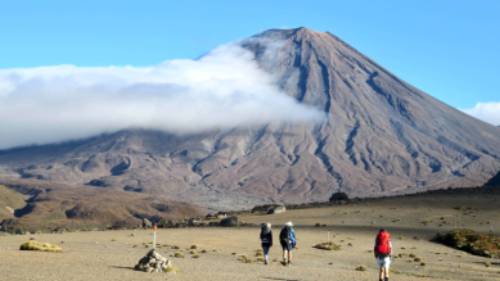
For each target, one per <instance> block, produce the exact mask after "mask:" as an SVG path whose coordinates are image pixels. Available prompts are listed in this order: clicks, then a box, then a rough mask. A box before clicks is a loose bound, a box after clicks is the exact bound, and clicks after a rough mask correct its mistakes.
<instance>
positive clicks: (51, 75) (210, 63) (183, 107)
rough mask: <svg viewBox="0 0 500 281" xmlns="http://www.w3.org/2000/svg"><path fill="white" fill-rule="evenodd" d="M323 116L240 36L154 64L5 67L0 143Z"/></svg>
mask: <svg viewBox="0 0 500 281" xmlns="http://www.w3.org/2000/svg"><path fill="white" fill-rule="evenodd" d="M322 118H323V113H322V112H320V111H318V110H316V109H314V108H312V107H309V106H306V105H303V104H300V103H298V102H297V101H296V100H295V99H293V98H292V97H289V96H287V95H286V94H285V93H283V92H282V91H280V90H279V89H278V87H277V86H276V84H275V81H274V80H273V77H272V76H271V75H270V74H268V73H266V72H264V71H262V70H261V69H260V68H259V67H258V66H257V63H256V62H255V60H254V57H253V54H252V53H251V52H249V51H247V50H245V49H243V48H242V47H240V46H239V45H237V44H229V45H224V46H221V47H218V48H216V49H215V50H213V51H212V52H210V53H209V54H207V55H206V56H204V57H202V58H201V59H199V60H189V59H182V60H170V61H166V62H163V63H161V64H159V65H154V66H149V67H133V66H109V67H78V66H74V65H59V66H46V67H33V68H11V69H0V135H1V136H2V137H1V138H0V148H9V147H14V146H21V145H30V144H44V143H51V142H60V141H65V140H69V139H77V138H83V137H88V136H92V135H95V134H99V133H103V132H111V131H116V130H120V129H125V128H134V127H140V128H149V129H159V130H164V131H168V132H173V133H183V134H184V133H198V132H203V131H209V130H213V129H226V128H233V127H241V126H253V125H258V124H265V123H275V122H315V121H318V120H321V119H322Z"/></svg>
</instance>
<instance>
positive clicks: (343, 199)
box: [330, 192, 349, 204]
mask: <svg viewBox="0 0 500 281" xmlns="http://www.w3.org/2000/svg"><path fill="white" fill-rule="evenodd" d="M330 202H332V203H341V204H342V203H347V202H349V196H348V195H347V194H346V193H344V192H335V193H334V194H332V196H331V197H330Z"/></svg>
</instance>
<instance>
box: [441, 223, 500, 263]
mask: <svg viewBox="0 0 500 281" xmlns="http://www.w3.org/2000/svg"><path fill="white" fill-rule="evenodd" d="M434 241H435V242H438V243H441V244H444V245H446V246H449V247H452V248H455V249H459V250H462V251H465V252H468V253H471V254H473V255H478V256H484V257H489V258H500V237H499V236H497V235H495V234H492V233H491V234H481V233H477V232H475V231H473V230H470V229H455V230H452V231H449V232H447V233H444V234H437V235H436V237H434Z"/></svg>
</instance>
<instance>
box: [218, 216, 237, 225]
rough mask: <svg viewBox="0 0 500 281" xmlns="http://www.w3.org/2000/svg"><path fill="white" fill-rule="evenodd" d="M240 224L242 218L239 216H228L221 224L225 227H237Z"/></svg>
mask: <svg viewBox="0 0 500 281" xmlns="http://www.w3.org/2000/svg"><path fill="white" fill-rule="evenodd" d="M239 225H240V220H239V219H238V217H237V216H231V217H227V218H225V219H222V220H221V221H220V226H224V227H235V226H239Z"/></svg>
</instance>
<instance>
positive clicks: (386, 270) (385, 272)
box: [384, 265, 389, 281]
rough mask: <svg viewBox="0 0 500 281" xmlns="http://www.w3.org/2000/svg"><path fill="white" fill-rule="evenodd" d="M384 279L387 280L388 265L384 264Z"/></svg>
mask: <svg viewBox="0 0 500 281" xmlns="http://www.w3.org/2000/svg"><path fill="white" fill-rule="evenodd" d="M384 281H389V265H386V266H384Z"/></svg>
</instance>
